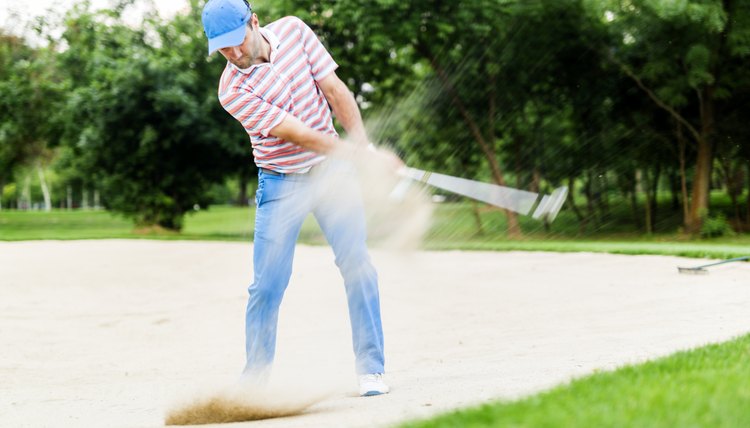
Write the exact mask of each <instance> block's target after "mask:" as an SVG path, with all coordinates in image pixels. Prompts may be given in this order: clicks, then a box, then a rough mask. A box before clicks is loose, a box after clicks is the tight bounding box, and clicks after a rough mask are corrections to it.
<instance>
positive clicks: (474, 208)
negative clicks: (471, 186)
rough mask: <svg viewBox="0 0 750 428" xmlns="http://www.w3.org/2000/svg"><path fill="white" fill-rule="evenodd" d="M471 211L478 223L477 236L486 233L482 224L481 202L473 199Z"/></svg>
mask: <svg viewBox="0 0 750 428" xmlns="http://www.w3.org/2000/svg"><path fill="white" fill-rule="evenodd" d="M471 212H472V214H474V221H476V223H477V233H476V235H477V236H481V235H484V227H483V225H482V215H481V213H480V212H479V204H477V203H476V201H471Z"/></svg>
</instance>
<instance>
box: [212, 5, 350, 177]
mask: <svg viewBox="0 0 750 428" xmlns="http://www.w3.org/2000/svg"><path fill="white" fill-rule="evenodd" d="M260 32H261V35H262V36H263V37H264V38H265V39H266V40H267V41H268V43H269V44H270V45H271V55H270V62H268V63H264V64H257V65H253V66H251V67H250V68H247V69H239V68H238V67H236V66H235V65H234V64H232V63H230V62H227V66H226V67H225V68H224V72H223V73H222V74H221V81H220V83H219V101H220V102H221V105H222V106H223V107H224V109H225V110H226V111H227V112H229V114H231V115H232V116H233V117H234V118H235V119H237V120H238V121H239V122H240V123H241V124H242V126H243V127H244V128H245V130H246V131H247V133H248V135H249V136H250V141H251V143H252V147H253V156H254V157H255V164H256V165H258V167H261V168H267V169H270V170H273V171H276V172H281V173H287V174H289V173H305V172H307V171H309V170H310V168H311V167H312V166H314V165H316V164H318V163H320V162H322V161H323V160H324V159H325V156H324V155H322V154H319V153H316V152H313V151H310V150H306V149H304V148H302V147H301V146H298V145H296V144H294V143H293V142H290V141H286V140H283V139H281V138H276V137H274V136H272V135H269V132H270V131H271V129H273V128H274V127H275V126H277V125H278V124H280V123H281V121H282V120H283V119H284V117H285V116H286V115H287V114H292V115H294V116H295V117H297V119H299V120H301V121H302V122H303V123H305V124H306V125H307V126H309V127H310V128H312V129H315V130H317V131H320V132H323V133H326V134H330V135H333V136H338V134H337V133H336V129H335V128H334V127H333V120H332V118H331V109H330V107H329V105H328V101H327V100H326V98H325V96H324V95H323V92H322V91H321V90H320V88H319V87H318V85H317V82H318V81H320V80H321V79H323V78H324V77H326V76H328V75H329V74H330V73H331V72H333V71H334V70H336V68H337V67H338V65H337V64H336V63H335V62H334V61H333V58H331V55H330V54H329V53H328V51H327V50H326V48H325V47H324V46H323V44H322V43H321V42H320V40H318V38H317V36H316V35H315V33H313V31H312V30H311V29H310V27H308V26H307V25H306V24H305V23H304V22H302V21H301V20H300V19H299V18H295V17H291V16H290V17H286V18H282V19H279V20H278V21H275V22H272V23H270V24H268V25H266V26H265V27H263V28H260Z"/></svg>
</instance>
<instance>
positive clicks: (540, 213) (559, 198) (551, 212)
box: [532, 186, 568, 223]
mask: <svg viewBox="0 0 750 428" xmlns="http://www.w3.org/2000/svg"><path fill="white" fill-rule="evenodd" d="M567 197H568V186H562V187H558V188H557V189H555V190H553V191H552V194H551V195H544V196H543V197H542V200H541V202H539V205H537V207H536V210H535V211H534V214H533V215H532V217H534V218H535V219H537V220H540V219H544V220H546V221H547V222H548V223H552V222H553V221H554V220H555V217H557V214H558V213H559V212H560V209H561V208H562V206H563V204H564V203H565V198H567Z"/></svg>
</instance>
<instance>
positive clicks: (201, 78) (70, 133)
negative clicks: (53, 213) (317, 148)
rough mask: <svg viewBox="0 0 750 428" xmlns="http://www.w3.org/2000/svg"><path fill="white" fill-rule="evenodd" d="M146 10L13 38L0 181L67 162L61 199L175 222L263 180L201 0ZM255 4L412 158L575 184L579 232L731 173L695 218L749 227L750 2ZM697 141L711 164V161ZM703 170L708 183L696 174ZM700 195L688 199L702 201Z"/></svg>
mask: <svg viewBox="0 0 750 428" xmlns="http://www.w3.org/2000/svg"><path fill="white" fill-rule="evenodd" d="M131 3H132V2H130V1H121V2H117V3H116V4H115V5H114V6H113V9H112V10H103V11H99V12H93V11H92V10H91V7H90V5H88V4H87V3H81V4H79V5H77V6H76V7H74V8H73V9H72V10H70V11H69V13H68V14H67V15H66V17H65V19H64V21H63V22H62V23H61V30H63V33H62V40H56V37H53V33H54V32H53V31H52V29H53V28H54V26H55V24H54V22H53V21H54V20H53V19H39V20H38V21H37V22H38V25H39V31H40V32H41V35H42V36H44V37H46V38H47V39H49V40H50V41H51V42H52V43H51V45H50V46H49V47H46V48H39V49H33V48H31V47H29V46H27V45H26V44H25V43H24V42H23V40H20V39H18V38H14V37H12V36H7V35H3V36H1V37H0V66H1V67H0V113H2V114H0V185H2V184H3V183H4V182H10V181H13V180H14V179H16V175H17V171H18V170H19V169H23V168H25V167H34V166H35V165H42V166H46V165H50V164H51V165H53V168H54V170H55V172H56V177H57V180H58V181H59V183H56V185H55V186H54V187H55V188H56V189H57V192H58V196H57V197H58V198H60V197H61V196H60V195H59V192H60V191H61V189H65V188H67V187H68V186H69V187H70V188H72V189H73V193H74V194H76V195H80V194H81V193H82V192H83V191H84V190H87V191H88V192H91V191H93V190H94V189H97V190H98V191H99V193H100V194H101V197H102V202H103V203H104V204H105V205H106V206H107V207H109V208H110V209H112V210H117V211H119V212H121V213H124V214H126V215H128V216H129V217H130V218H132V219H134V220H135V221H136V222H137V223H139V224H150V223H154V222H155V223H159V224H161V226H163V227H168V228H175V229H178V228H179V227H180V225H181V224H182V222H183V220H182V216H183V215H184V214H185V213H189V212H191V210H192V207H193V206H194V205H195V204H200V205H201V206H202V207H205V206H206V204H210V203H211V202H212V200H214V199H217V198H218V199H221V200H222V201H226V200H229V199H230V198H229V197H228V196H229V195H227V194H226V191H219V190H217V189H218V188H217V187H216V186H217V183H224V182H226V180H227V178H228V177H237V176H241V177H244V178H243V180H246V177H250V176H252V173H253V172H254V166H253V162H252V156H251V151H250V148H249V141H248V139H247V136H246V134H245V133H244V131H243V130H242V128H241V126H240V125H239V124H237V123H236V121H234V120H233V119H232V118H231V117H230V116H229V115H227V114H226V113H225V112H224V111H223V110H222V109H221V107H220V106H219V103H218V102H217V100H216V85H217V80H218V77H219V75H220V73H221V70H222V68H223V66H224V61H223V58H221V57H220V56H219V55H213V56H212V57H210V58H206V55H205V53H206V52H205V49H206V41H205V37H204V35H203V32H202V28H201V25H200V10H201V8H202V5H203V2H202V1H198V0H192V1H191V2H190V9H189V10H188V11H186V13H184V14H182V15H178V16H176V17H174V18H173V19H171V20H170V21H169V22H163V21H161V20H159V19H157V18H156V17H155V16H151V15H149V16H146V17H145V18H144V20H143V22H142V24H141V25H139V26H129V25H125V23H124V22H123V21H122V19H121V18H120V16H121V15H122V12H123V11H124V10H126V9H127V8H128V7H132V4H131ZM253 6H254V10H255V11H256V12H257V13H258V14H259V17H260V20H261V23H262V24H265V23H268V22H270V21H272V20H275V19H277V18H279V17H281V16H285V15H290V14H293V15H297V16H299V17H301V18H302V19H304V20H305V21H306V22H308V24H309V25H310V26H311V27H312V28H313V29H314V30H315V31H316V33H318V34H319V35H320V37H321V39H322V40H323V42H324V43H325V44H326V46H327V47H328V48H329V50H330V51H331V52H332V54H333V56H334V58H335V60H336V61H337V63H338V64H339V65H340V67H339V69H338V70H337V73H338V74H339V76H341V77H342V78H343V80H344V81H345V82H346V83H347V84H348V85H349V87H350V89H352V90H353V91H354V93H355V95H356V96H357V99H358V101H359V102H360V105H361V106H362V109H363V111H364V114H365V116H366V119H367V123H368V128H369V130H370V133H371V136H372V137H373V139H374V140H375V142H377V143H380V144H383V145H388V146H391V147H394V148H396V149H397V151H399V152H400V154H401V155H402V156H403V158H404V159H405V160H406V161H407V163H408V164H409V165H412V166H415V167H421V168H424V169H429V170H437V171H440V172H444V173H448V174H452V175H459V176H464V177H468V178H474V179H481V180H484V181H492V180H495V181H498V180H505V181H506V183H507V184H508V185H510V186H513V187H521V188H524V189H528V190H533V191H537V190H539V191H542V192H544V191H548V190H550V189H552V188H554V187H557V186H560V185H563V184H567V185H571V190H573V191H574V195H573V196H574V198H573V199H572V200H574V201H575V205H574V204H566V206H565V208H564V209H565V210H567V211H568V213H567V214H569V215H571V218H572V219H574V220H572V221H574V222H577V223H578V224H577V226H578V228H579V229H580V230H582V231H587V230H592V229H594V230H595V229H597V228H599V227H600V226H601V225H602V224H603V223H605V222H607V221H617V222H623V224H620V225H619V226H621V227H622V228H624V229H628V228H631V229H632V228H633V227H636V228H639V229H640V230H642V231H646V232H659V227H662V225H667V224H668V225H669V226H668V228H667V229H663V230H662V231H665V230H666V231H669V230H672V229H671V228H672V225H673V223H674V221H672V219H673V218H674V216H675V213H676V212H679V210H678V208H680V205H681V204H682V203H683V202H684V201H683V199H685V196H684V195H682V194H681V185H682V183H681V180H683V179H684V181H685V188H686V189H687V190H688V191H691V190H692V189H699V190H706V191H708V190H709V188H710V186H711V185H713V186H714V187H715V188H717V186H719V185H720V186H721V187H722V188H724V189H726V193H727V195H728V196H730V198H732V204H733V206H732V209H731V210H725V209H724V207H721V206H697V205H696V208H698V209H697V210H690V212H691V213H692V212H693V211H694V212H701V211H703V210H709V211H708V212H710V213H711V215H715V214H717V213H718V212H719V211H724V212H725V213H726V215H727V218H728V219H730V220H728V221H731V223H732V224H733V225H735V226H736V227H737V228H738V229H739V228H742V227H747V225H748V224H750V217H748V215H749V213H748V211H749V210H750V208H748V207H750V205H748V203H747V200H746V199H745V200H743V198H747V196H745V195H747V194H748V191H747V189H749V188H750V179H749V177H750V169H749V168H750V144H747V143H746V142H747V141H750V124H748V122H747V118H746V114H745V112H746V111H747V108H748V106H747V101H746V100H748V99H750V72H749V71H748V67H747V66H746V62H747V61H746V60H747V56H748V55H749V54H750V3H748V2H746V1H719V0H680V1H672V0H658V1H651V0H630V1H626V2H622V1H619V0H572V1H563V2H561V1H554V0H480V1H473V2H437V3H436V2H433V1H426V0H415V1H409V2H403V1H393V0H377V1H363V0H337V1H331V0H326V1H312V0H280V1H274V2H261V3H259V4H254V5H253ZM700 143H705V144H703V145H702V146H701V147H704V148H706V147H708V148H710V149H711V153H709V154H708V157H710V158H712V159H713V160H714V162H704V163H701V164H700V165H702V166H701V167H700V169H701V170H700V171H699V167H698V165H699V164H698V162H697V160H698V147H699V144H700ZM703 153H705V151H704V152H703ZM681 161H683V162H684V167H681V164H680V162H681ZM712 167H714V170H713V171H710V170H709V169H711V168H712ZM699 172H701V173H704V172H705V173H707V174H700V175H699V174H698V173H699ZM698 177H708V179H703V178H702V179H701V180H702V181H701V183H698V184H699V185H697V186H696V185H694V184H695V181H697V179H698ZM17 184H18V183H17ZM666 190H670V191H671V192H672V193H673V194H674V195H675V197H674V198H673V205H672V206H671V207H670V210H669V211H664V210H663V209H662V208H660V206H659V204H658V203H656V202H655V201H654V199H655V198H656V196H655V195H657V194H658V193H659V192H661V193H663V192H665V191H666ZM608 195H616V196H621V197H623V199H622V200H624V201H626V202H623V204H626V205H625V208H629V211H630V213H629V214H628V215H625V216H617V219H616V220H610V219H612V216H611V215H610V213H609V211H610V210H611V207H609V206H608V204H607V199H606V197H608ZM696 195H698V194H693V195H688V197H687V202H688V203H691V202H692V203H694V204H698V205H700V204H702V203H703V202H701V201H702V199H701V198H698V197H696ZM603 196H604V197H603ZM644 196H645V197H646V198H645V199H650V200H651V201H650V202H649V203H648V204H642V203H641V202H639V198H640V199H643V197H644ZM235 198H236V196H235V197H234V198H231V199H235ZM644 205H645V207H648V208H649V209H645V207H644ZM573 215H575V216H574V217H572V216H573ZM691 215H692V214H689V216H691ZM666 216H668V218H667V220H668V221H664V220H665V219H664V218H663V217H666ZM709 218H710V217H709ZM684 220H687V219H683V221H684ZM522 223H523V222H522ZM524 227H525V230H524V231H525V232H528V233H535V229H534V228H533V227H531V228H529V227H526V226H524ZM692 229H693V227H692V226H691V230H692ZM698 230H699V229H698Z"/></svg>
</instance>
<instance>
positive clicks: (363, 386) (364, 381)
mask: <svg viewBox="0 0 750 428" xmlns="http://www.w3.org/2000/svg"><path fill="white" fill-rule="evenodd" d="M388 391H390V388H388V385H386V384H385V383H384V382H383V374H382V373H371V374H366V375H361V376H360V377H359V395H360V396H362V397H370V396H372V395H380V394H387V393H388Z"/></svg>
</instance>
